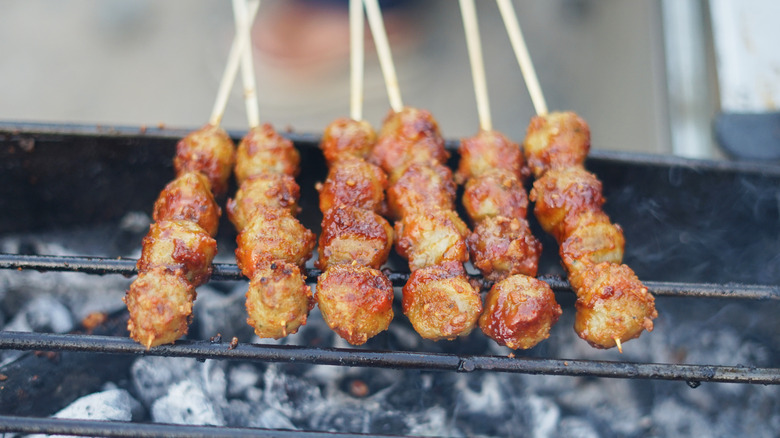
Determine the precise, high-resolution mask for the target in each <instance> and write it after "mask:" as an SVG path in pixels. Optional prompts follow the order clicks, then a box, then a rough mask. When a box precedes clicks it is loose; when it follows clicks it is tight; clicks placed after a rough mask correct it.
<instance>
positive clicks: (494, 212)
mask: <svg viewBox="0 0 780 438" xmlns="http://www.w3.org/2000/svg"><path fill="white" fill-rule="evenodd" d="M463 207H464V208H465V209H466V213H467V214H468V215H469V218H471V220H472V222H474V223H477V222H479V221H481V220H483V219H485V218H487V217H491V216H506V217H515V218H520V219H525V217H526V214H527V213H528V196H527V195H526V193H525V188H524V187H523V184H522V183H521V182H520V180H518V179H517V178H516V177H515V176H514V175H513V174H511V173H509V172H507V171H505V170H494V171H491V172H485V173H483V174H482V175H480V176H478V177H476V178H472V179H469V180H468V182H466V187H465V189H464V191H463Z"/></svg>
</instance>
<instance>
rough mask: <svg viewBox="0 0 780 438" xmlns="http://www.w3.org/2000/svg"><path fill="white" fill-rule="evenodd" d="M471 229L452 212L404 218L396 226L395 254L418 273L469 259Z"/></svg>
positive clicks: (429, 213) (433, 212) (435, 212)
mask: <svg viewBox="0 0 780 438" xmlns="http://www.w3.org/2000/svg"><path fill="white" fill-rule="evenodd" d="M468 234H469V229H468V227H467V226H466V224H465V223H463V221H462V220H461V219H460V218H459V217H458V214H457V213H455V212H454V211H452V210H431V211H429V212H426V213H418V214H413V215H410V216H405V217H404V218H403V219H401V220H400V221H398V222H396V223H395V235H396V239H397V240H396V251H398V254H400V255H401V256H402V257H404V258H406V259H407V260H408V261H409V269H410V270H411V271H415V270H417V269H420V268H423V267H426V266H431V265H435V264H439V263H442V262H446V261H457V262H460V263H464V262H466V261H468V259H469V253H468V247H467V246H466V237H467V236H468Z"/></svg>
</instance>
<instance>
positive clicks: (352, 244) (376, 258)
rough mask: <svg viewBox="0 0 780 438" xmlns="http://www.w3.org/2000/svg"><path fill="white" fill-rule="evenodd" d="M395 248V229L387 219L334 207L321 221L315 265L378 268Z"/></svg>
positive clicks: (367, 211) (324, 267) (373, 214)
mask: <svg viewBox="0 0 780 438" xmlns="http://www.w3.org/2000/svg"><path fill="white" fill-rule="evenodd" d="M392 247H393V227H391V226H390V224H389V223H388V222H387V220H385V218H383V217H382V216H379V215H378V214H376V213H374V212H373V211H370V210H364V209H362V208H355V207H346V206H345V207H342V208H334V209H331V210H330V211H328V212H327V213H325V216H324V218H323V219H322V233H321V234H320V239H319V246H318V251H319V258H318V259H317V262H316V265H317V267H318V268H320V269H323V270H324V269H327V268H329V267H331V266H334V265H339V264H344V263H348V264H350V263H353V262H355V263H358V264H360V265H364V266H370V267H372V268H376V269H379V268H380V267H381V266H382V264H383V263H384V262H385V261H387V257H388V255H390V250H391V249H392Z"/></svg>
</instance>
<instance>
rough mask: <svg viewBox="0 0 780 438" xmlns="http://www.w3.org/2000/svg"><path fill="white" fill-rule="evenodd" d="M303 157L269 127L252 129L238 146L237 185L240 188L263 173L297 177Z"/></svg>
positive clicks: (290, 143) (288, 141)
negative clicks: (249, 179) (246, 180)
mask: <svg viewBox="0 0 780 438" xmlns="http://www.w3.org/2000/svg"><path fill="white" fill-rule="evenodd" d="M300 162H301V157H300V154H299V153H298V150H297V149H295V146H293V144H292V142H291V141H290V140H287V139H286V138H284V137H282V136H281V135H279V133H278V132H276V131H275V130H274V128H273V127H272V126H271V125H270V124H268V123H266V124H264V125H262V126H258V127H256V128H252V129H251V130H250V131H249V132H248V133H247V134H246V135H245V136H244V138H243V139H241V142H240V143H239V144H238V151H237V153H236V168H235V173H236V181H238V184H239V185H241V184H242V183H243V182H244V180H245V179H247V178H249V177H250V176H254V175H260V174H263V173H283V174H286V175H290V176H296V175H298V172H299V171H300V169H299V167H298V165H299V164H300Z"/></svg>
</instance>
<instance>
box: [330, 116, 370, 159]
mask: <svg viewBox="0 0 780 438" xmlns="http://www.w3.org/2000/svg"><path fill="white" fill-rule="evenodd" d="M374 144H376V132H374V128H372V127H371V124H370V123H368V122H366V121H364V120H353V119H349V118H340V119H336V120H334V121H333V123H331V124H330V125H328V127H327V128H325V132H324V133H323V134H322V141H321V142H320V148H322V154H323V155H324V156H325V160H327V161H328V164H329V165H332V164H333V163H334V162H336V161H339V160H346V159H350V158H359V159H361V160H364V159H366V158H368V155H369V154H370V153H371V150H372V149H373V148H374Z"/></svg>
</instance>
